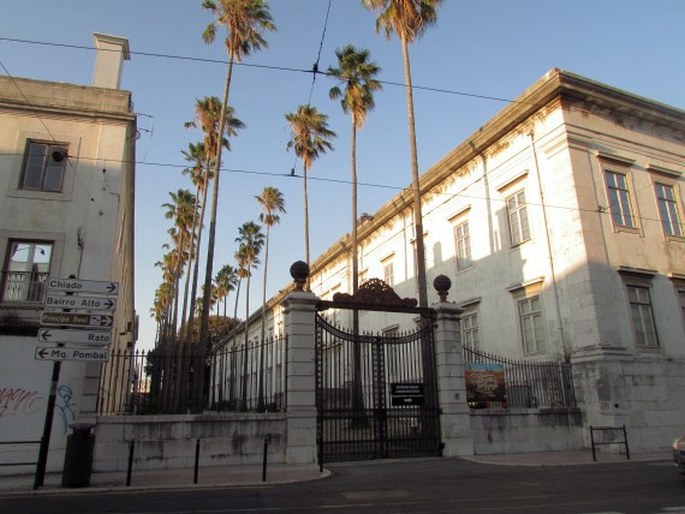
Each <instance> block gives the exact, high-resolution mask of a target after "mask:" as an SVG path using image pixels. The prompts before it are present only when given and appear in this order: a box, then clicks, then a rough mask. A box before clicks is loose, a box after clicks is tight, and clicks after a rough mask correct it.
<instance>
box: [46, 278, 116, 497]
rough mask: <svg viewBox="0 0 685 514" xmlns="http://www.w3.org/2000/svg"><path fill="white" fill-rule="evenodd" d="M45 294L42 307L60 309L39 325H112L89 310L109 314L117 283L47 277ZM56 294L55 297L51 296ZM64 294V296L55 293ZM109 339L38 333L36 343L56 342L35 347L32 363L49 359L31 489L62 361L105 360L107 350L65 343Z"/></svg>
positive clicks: (95, 333) (103, 334)
mask: <svg viewBox="0 0 685 514" xmlns="http://www.w3.org/2000/svg"><path fill="white" fill-rule="evenodd" d="M47 286H48V294H46V295H45V299H44V304H45V307H46V308H53V309H54V308H56V309H60V311H58V312H50V311H48V312H45V311H44V312H43V313H42V314H41V324H43V325H50V326H57V327H70V326H75V327H82V328H90V327H92V328H98V327H99V328H107V327H111V326H112V325H113V323H114V316H112V315H110V314H92V311H106V312H112V311H114V309H115V308H116V305H117V302H116V300H115V299H112V298H109V297H108V296H107V295H112V296H115V295H116V294H117V293H118V292H119V284H118V283H117V282H106V281H96V280H79V279H77V278H76V276H74V275H70V276H69V278H54V277H51V278H48V280H47ZM54 293H58V294H54ZM59 293H64V294H59ZM74 293H89V294H96V295H105V296H74ZM71 310H77V311H78V310H83V311H86V313H77V312H70V311H71ZM111 339H112V332H111V330H107V331H103V330H83V331H79V330H69V329H66V328H63V329H52V328H42V329H40V330H39V331H38V340H39V341H41V342H56V343H57V346H55V347H44V346H39V347H37V348H36V353H35V359H36V360H51V361H54V362H53V364H52V377H51V378H50V396H49V397H48V405H47V412H46V413H45V424H44V425H43V436H42V437H41V439H40V450H39V451H38V462H37V463H36V476H35V478H34V482H33V489H34V490H35V489H38V488H39V487H41V486H42V485H43V482H44V480H45V468H46V465H47V461H48V450H49V448H50V435H51V432H52V422H53V419H54V412H55V404H56V399H57V386H58V385H59V375H60V371H61V369H62V361H64V360H72V361H99V362H103V361H107V360H109V351H108V350H103V349H100V348H97V347H96V348H90V347H80V348H67V347H65V346H64V344H65V343H82V344H83V343H85V344H88V345H107V344H109V343H110V341H111Z"/></svg>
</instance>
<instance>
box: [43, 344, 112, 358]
mask: <svg viewBox="0 0 685 514" xmlns="http://www.w3.org/2000/svg"><path fill="white" fill-rule="evenodd" d="M34 358H35V359H36V360H39V361H40V360H46V361H89V362H92V361H99V362H104V361H108V360H109V350H100V349H97V348H67V347H64V346H38V347H37V348H36V353H35V355H34Z"/></svg>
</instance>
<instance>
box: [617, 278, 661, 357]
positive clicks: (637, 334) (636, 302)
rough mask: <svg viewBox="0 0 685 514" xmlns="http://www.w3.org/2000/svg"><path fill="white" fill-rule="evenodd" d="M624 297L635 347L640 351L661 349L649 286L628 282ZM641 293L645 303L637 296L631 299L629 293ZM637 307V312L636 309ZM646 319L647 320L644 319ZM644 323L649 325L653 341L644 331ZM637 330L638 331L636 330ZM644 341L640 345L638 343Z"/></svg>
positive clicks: (631, 296)
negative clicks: (626, 302)
mask: <svg viewBox="0 0 685 514" xmlns="http://www.w3.org/2000/svg"><path fill="white" fill-rule="evenodd" d="M625 287H626V295H627V299H628V307H629V314H630V323H631V326H632V329H633V330H632V334H633V339H634V341H635V347H636V348H638V349H640V350H655V349H660V348H661V342H660V341H659V332H658V330H657V326H656V319H655V317H654V302H653V301H652V294H651V289H652V288H651V287H650V285H649V284H644V283H637V282H633V281H628V282H626V284H625ZM632 291H635V292H643V293H645V295H646V301H644V299H641V298H640V297H639V295H636V296H635V298H633V295H631V292H632ZM636 306H637V310H636V308H635V307H636ZM636 313H637V314H639V318H640V319H639V322H640V323H639V325H638V324H636V321H637V320H636ZM645 314H646V316H645ZM645 318H648V319H645ZM645 323H647V324H648V325H650V327H649V328H651V331H652V334H651V336H652V337H653V340H652V341H651V342H650V341H648V339H649V337H648V336H649V335H650V334H649V333H648V331H647V330H646V328H648V327H645ZM638 329H639V330H638ZM641 339H642V341H644V343H641V342H640V341H641Z"/></svg>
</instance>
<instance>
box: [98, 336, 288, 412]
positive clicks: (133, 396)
mask: <svg viewBox="0 0 685 514" xmlns="http://www.w3.org/2000/svg"><path fill="white" fill-rule="evenodd" d="M177 346H179V347H180V348H179V349H178V350H176V351H171V350H169V351H165V350H163V349H162V348H157V349H155V350H150V351H134V352H131V351H130V350H125V351H118V352H117V351H115V352H113V354H112V356H111V359H110V367H109V370H108V372H107V373H106V375H105V376H104V379H103V381H102V383H101V387H100V393H99V396H98V412H99V413H100V414H117V413H124V412H125V413H131V414H174V413H185V412H189V411H190V410H191V409H192V408H193V406H194V405H198V404H199V405H203V406H204V410H215V411H222V410H236V411H280V410H283V409H284V408H285V376H286V375H285V352H286V339H285V338H282V337H278V338H275V339H269V340H267V341H266V342H265V343H264V345H262V344H258V343H254V344H249V343H248V345H247V348H246V347H245V345H244V344H243V345H239V346H236V347H230V348H224V349H222V350H220V351H218V352H215V353H214V354H212V355H210V356H207V357H203V356H202V355H200V354H199V353H198V352H196V351H194V350H195V347H190V348H187V347H186V348H184V347H183V345H177ZM201 366H205V371H206V372H205V374H204V375H205V376H206V377H207V380H208V383H207V384H205V385H204V386H200V384H198V382H197V380H198V379H199V378H200V376H201V375H202V373H198V371H199V370H200V368H201ZM198 395H199V396H200V397H201V398H200V401H199V402H198V401H196V400H197V399H198Z"/></svg>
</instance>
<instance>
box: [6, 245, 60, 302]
mask: <svg viewBox="0 0 685 514" xmlns="http://www.w3.org/2000/svg"><path fill="white" fill-rule="evenodd" d="M18 245H27V246H28V247H29V255H30V256H31V257H30V260H27V261H26V262H25V263H26V264H27V265H28V266H29V267H31V268H33V267H34V266H36V264H37V262H36V259H35V258H34V257H35V254H36V251H37V247H38V246H49V248H50V250H49V252H50V254H49V256H48V259H47V270H46V271H38V270H35V271H34V270H33V269H31V270H12V269H10V267H11V263H12V262H13V260H12V258H13V255H12V254H13V253H16V251H21V249H17V250H14V251H13V249H14V248H16V246H18ZM56 245H57V241H53V240H49V239H42V238H41V239H31V238H25V237H24V238H22V237H17V238H8V239H7V244H6V247H5V256H4V260H3V268H2V277H1V280H0V303H2V304H36V303H42V301H43V295H44V293H45V289H46V287H47V286H46V284H45V282H46V281H47V279H48V277H49V276H50V273H51V270H52V269H53V266H54V262H55V261H54V259H55V257H54V256H55V248H56ZM40 264H45V263H40ZM11 273H14V274H17V276H18V280H17V281H16V283H14V284H10V278H9V276H10V274H11ZM21 275H24V276H23V277H22V276H21ZM10 285H11V286H12V287H13V288H14V289H15V293H14V295H17V294H19V298H12V299H10V298H9V287H10ZM19 291H21V292H19Z"/></svg>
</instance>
